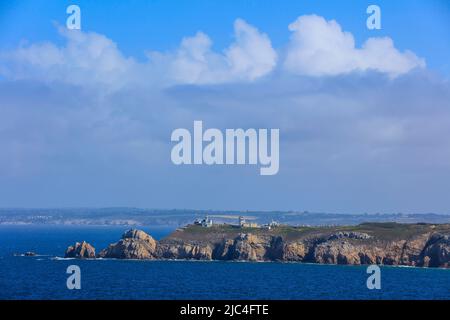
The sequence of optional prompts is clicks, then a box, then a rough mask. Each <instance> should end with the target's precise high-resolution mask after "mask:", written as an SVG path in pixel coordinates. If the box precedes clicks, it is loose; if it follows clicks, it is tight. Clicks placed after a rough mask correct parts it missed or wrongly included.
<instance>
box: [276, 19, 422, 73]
mask: <svg viewBox="0 0 450 320" xmlns="http://www.w3.org/2000/svg"><path fill="white" fill-rule="evenodd" d="M289 30H290V31H292V35H291V40H290V43H289V46H288V49H287V53H286V60H285V62H284V67H285V69H286V70H287V71H289V72H293V73H296V74H303V75H309V76H333V75H339V74H345V73H350V72H353V71H367V70H375V71H378V72H381V73H387V74H388V75H390V76H391V77H395V76H398V75H401V74H405V73H407V72H409V71H411V70H412V69H414V68H424V67H425V62H424V60H423V59H420V58H418V57H417V56H416V55H415V54H414V53H412V52H410V51H406V52H404V53H402V52H400V51H398V50H397V49H396V48H395V47H394V43H393V41H392V39H390V38H387V37H386V38H369V39H368V40H367V41H366V42H365V43H364V44H363V46H362V48H360V49H359V48H356V46H355V39H354V37H353V35H352V34H351V33H349V32H345V31H343V30H342V28H341V26H340V25H339V24H338V23H337V22H336V21H334V20H331V21H326V20H325V19H324V18H323V17H319V16H316V15H307V16H301V17H299V18H298V19H297V20H296V21H295V22H293V23H291V24H290V25H289Z"/></svg>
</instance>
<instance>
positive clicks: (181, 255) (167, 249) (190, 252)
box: [157, 242, 213, 260]
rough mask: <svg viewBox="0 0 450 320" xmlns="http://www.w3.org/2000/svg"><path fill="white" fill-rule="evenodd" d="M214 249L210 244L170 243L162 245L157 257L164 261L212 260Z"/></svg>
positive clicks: (159, 247)
mask: <svg viewBox="0 0 450 320" xmlns="http://www.w3.org/2000/svg"><path fill="white" fill-rule="evenodd" d="M212 255H213V249H212V247H211V246H210V245H208V244H201V243H182V242H168V243H164V244H160V245H159V246H158V250H157V256H158V257H160V258H162V259H177V260H178V259H183V260H212Z"/></svg>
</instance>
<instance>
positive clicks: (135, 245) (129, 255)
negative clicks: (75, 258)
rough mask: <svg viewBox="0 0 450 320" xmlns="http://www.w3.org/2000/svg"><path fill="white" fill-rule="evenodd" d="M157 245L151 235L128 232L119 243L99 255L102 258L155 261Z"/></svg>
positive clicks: (136, 231)
mask: <svg viewBox="0 0 450 320" xmlns="http://www.w3.org/2000/svg"><path fill="white" fill-rule="evenodd" d="M156 246H157V243H156V241H155V239H153V238H152V237H151V236H150V235H148V234H147V233H145V232H144V231H141V230H134V229H131V230H128V231H126V232H125V233H124V234H123V235H122V239H120V240H119V241H118V242H117V243H114V244H110V245H109V246H108V248H106V249H104V250H102V251H101V252H100V253H99V255H98V256H99V257H100V258H115V259H154V258H156V257H157V256H156Z"/></svg>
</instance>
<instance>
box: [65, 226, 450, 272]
mask: <svg viewBox="0 0 450 320" xmlns="http://www.w3.org/2000/svg"><path fill="white" fill-rule="evenodd" d="M351 228H353V229H356V230H351ZM349 229H350V230H349ZM243 230H244V229H240V228H239V227H232V226H229V225H223V226H216V227H211V228H202V227H201V226H187V227H185V228H182V229H178V230H176V231H175V232H174V233H172V234H171V235H170V236H168V237H166V238H165V239H162V240H161V241H159V242H157V241H155V240H154V239H153V238H152V237H151V236H150V235H148V234H146V233H145V232H143V231H140V230H129V231H127V232H125V233H124V234H123V236H122V239H121V240H120V241H118V242H117V243H114V244H111V245H109V246H108V248H106V249H104V250H102V251H101V252H100V254H99V255H98V256H99V257H102V258H117V259H193V260H244V261H297V262H310V263H321V264H353V265H361V264H385V265H408V266H423V267H444V268H448V267H449V265H450V225H441V226H438V227H436V226H434V225H426V224H416V225H401V224H392V223H386V224H383V223H379V224H362V225H359V226H356V227H346V228H342V227H341V228H338V229H337V230H336V229H335V228H333V227H322V228H320V227H317V228H314V227H303V228H295V227H284V228H280V229H278V230H277V229H271V230H264V229H260V230H257V231H256V232H255V233H253V232H254V231H255V230H249V231H252V232H242V231H243ZM361 230H362V231H361ZM87 246H90V245H89V244H86V243H84V245H83V244H76V245H75V246H74V247H69V249H68V250H67V252H68V253H66V256H67V254H69V255H71V256H73V257H80V258H84V257H93V255H95V251H93V250H87V249H86V248H87ZM82 248H85V249H82ZM92 249H93V248H92ZM86 252H87V253H86Z"/></svg>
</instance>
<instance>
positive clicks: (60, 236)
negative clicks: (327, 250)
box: [0, 225, 450, 300]
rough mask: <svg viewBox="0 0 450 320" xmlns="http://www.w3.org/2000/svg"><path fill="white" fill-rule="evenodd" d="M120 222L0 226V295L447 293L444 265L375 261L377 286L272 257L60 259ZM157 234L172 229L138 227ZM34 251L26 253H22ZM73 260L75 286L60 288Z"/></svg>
mask: <svg viewBox="0 0 450 320" xmlns="http://www.w3.org/2000/svg"><path fill="white" fill-rule="evenodd" d="M126 229H127V227H124V226H120V227H119V226H113V227H112V226H50V225H32V226H30V225H24V226H16V225H15V226H0V299H2V300H10V299H18V300H30V299H31V300H34V299H51V300H60V299H64V300H67V299H68V300H74V299H75V300H85V299H96V300H98V299H108V300H109V299H125V300H134V299H137V300H179V299H182V300H203V299H227V300H239V299H250V300H252V299H258V300H260V299H264V300H271V299H276V300H280V299H282V300H311V299H312V300H318V299H320V300H322V299H326V300H329V299H337V300H348V299H351V300H353V299H356V300H361V299H364V300H367V299H369V300H372V299H376V300H379V299H396V300H397V299H399V300H403V299H426V300H430V299H439V300H448V299H450V270H449V269H424V268H423V269H422V268H412V267H388V266H386V267H381V289H379V290H378V289H372V290H371V289H368V287H367V279H368V277H369V276H370V274H368V273H367V267H366V266H340V265H318V264H302V263H281V262H280V263H279V262H256V263H253V262H218V261H212V262H200V261H135V260H114V259H100V260H75V259H64V258H63V257H64V251H65V249H66V248H67V247H68V246H69V245H72V244H73V243H75V242H76V241H82V240H86V241H87V242H89V243H91V244H92V245H93V246H94V247H95V248H96V249H97V252H98V251H99V250H100V249H103V248H105V247H106V246H107V245H108V244H110V243H113V242H116V241H117V240H118V239H119V238H120V236H121V235H122V233H123V232H124V231H125V230H126ZM141 229H143V230H144V231H146V232H148V233H149V234H151V235H152V236H153V237H154V238H156V239H161V238H163V237H165V236H167V235H168V234H169V233H170V232H172V231H173V229H171V228H164V227H153V228H152V227H147V228H146V227H143V228H141ZM27 251H33V252H36V253H37V254H38V255H37V256H33V257H27V256H23V255H21V254H23V253H25V252H27ZM71 265H77V266H78V267H79V268H80V272H81V278H80V281H81V289H79V290H76V289H75V290H69V289H68V288H67V284H66V282H67V278H68V277H69V276H70V274H68V273H67V268H68V267H69V266H71Z"/></svg>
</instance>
